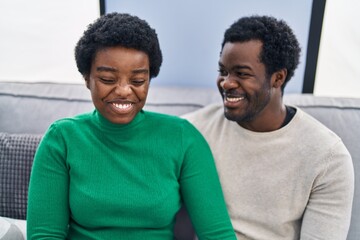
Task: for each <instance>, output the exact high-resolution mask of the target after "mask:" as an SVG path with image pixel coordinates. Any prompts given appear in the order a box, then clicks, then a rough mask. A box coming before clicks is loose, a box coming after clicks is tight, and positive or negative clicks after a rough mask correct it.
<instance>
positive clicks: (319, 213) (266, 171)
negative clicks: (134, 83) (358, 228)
mask: <svg viewBox="0 0 360 240" xmlns="http://www.w3.org/2000/svg"><path fill="white" fill-rule="evenodd" d="M184 118H186V119H188V120H189V121H190V122H192V123H193V124H194V125H195V126H196V127H197V128H198V129H199V130H200V132H201V133H202V134H203V135H204V136H205V138H206V139H207V141H208V142H209V145H210V148H211V150H212V151H213V154H214V158H215V163H216V166H217V169H218V173H219V176H220V182H221V184H222V188H223V191H224V195H225V200H226V203H227V207H228V210H229V214H230V217H231V220H232V224H233V227H234V229H235V231H236V235H237V239H239V240H250V239H251V240H260V239H266V240H299V239H301V240H305V239H309V240H310V239H317V240H345V239H346V236H347V233H348V230H349V225H350V218H351V207H352V199H353V191H354V170H353V165H352V160H351V156H350V154H349V152H348V151H347V149H346V147H345V146H344V144H343V142H342V141H341V139H340V138H339V137H338V136H337V135H336V134H335V133H334V132H332V131H331V130H329V129H328V128H326V127H325V126H324V125H323V124H321V123H320V122H318V121H317V120H315V119H314V118H313V117H311V116H310V115H308V114H306V113H305V112H304V111H302V110H301V109H299V108H296V114H295V116H294V117H293V119H292V120H291V121H290V122H289V123H288V124H287V125H286V126H284V127H282V128H281V129H278V130H275V131H271V132H253V131H249V130H247V129H244V128H242V127H241V126H240V125H238V124H237V123H236V122H233V121H229V120H227V119H226V118H225V117H224V109H223V105H222V104H213V105H211V106H208V107H206V108H205V109H202V110H200V111H198V112H195V113H191V114H188V115H186V116H184Z"/></svg>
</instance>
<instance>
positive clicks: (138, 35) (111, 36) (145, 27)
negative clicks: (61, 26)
mask: <svg viewBox="0 0 360 240" xmlns="http://www.w3.org/2000/svg"><path fill="white" fill-rule="evenodd" d="M115 46H122V47H125V48H132V49H136V50H139V51H143V52H145V53H146V54H147V55H148V57H149V64H150V78H154V77H156V76H157V75H158V74H159V71H160V66H161V63H162V53H161V49H160V45H159V40H158V38H157V34H156V32H155V30H154V29H152V28H151V27H150V26H149V24H148V23H147V22H146V21H145V20H142V19H140V18H138V17H136V16H132V15H130V14H127V13H109V14H106V15H103V16H101V17H100V18H98V19H97V20H96V21H95V22H94V23H92V24H90V25H89V26H88V28H87V29H86V30H85V32H84V34H83V36H82V37H81V38H80V40H79V41H78V43H77V44H76V47H75V60H76V65H77V68H78V70H79V72H80V73H81V74H82V75H83V76H87V75H89V74H90V70H91V64H92V62H93V60H94V58H95V55H96V53H97V52H98V51H99V50H101V49H103V48H106V47H115Z"/></svg>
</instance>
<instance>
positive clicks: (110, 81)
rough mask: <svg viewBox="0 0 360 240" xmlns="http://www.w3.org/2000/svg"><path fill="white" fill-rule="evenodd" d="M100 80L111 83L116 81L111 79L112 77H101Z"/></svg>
mask: <svg viewBox="0 0 360 240" xmlns="http://www.w3.org/2000/svg"><path fill="white" fill-rule="evenodd" d="M100 80H101V81H102V82H103V83H106V84H111V83H114V82H115V81H114V80H113V79H110V78H100Z"/></svg>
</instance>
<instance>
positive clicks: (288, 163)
mask: <svg viewBox="0 0 360 240" xmlns="http://www.w3.org/2000/svg"><path fill="white" fill-rule="evenodd" d="M299 56H300V46H299V43H298V41H297V38H296V37H295V35H294V33H293V31H292V30H291V28H290V27H289V26H288V25H287V24H286V23H285V22H284V21H283V20H278V19H276V18H273V17H271V16H249V17H242V18H240V19H238V20H237V21H235V22H234V23H233V24H232V25H231V26H230V27H229V28H228V29H227V30H226V31H225V34H224V38H223V42H222V44H221V48H220V58H219V59H218V62H219V69H218V70H219V74H218V76H217V80H216V84H217V86H218V89H219V92H220V96H219V97H222V99H223V101H222V104H213V105H209V106H207V107H205V108H203V109H200V110H198V111H196V112H193V113H190V114H188V115H185V116H182V118H179V117H175V116H168V115H164V114H160V113H154V112H149V111H144V110H143V107H144V105H145V102H146V97H147V94H148V91H149V87H150V80H151V79H153V78H155V77H156V76H157V75H158V74H159V71H160V66H161V64H162V53H161V49H160V46H159V41H158V38H157V34H156V31H155V30H154V29H153V28H151V27H150V26H149V25H148V23H147V22H146V21H144V20H142V19H140V18H138V17H136V16H132V15H129V14H120V13H110V14H106V15H103V16H101V17H100V18H99V19H97V20H96V21H95V22H94V23H92V24H90V25H89V27H88V28H87V30H86V31H85V32H84V34H83V36H82V37H81V38H80V40H79V41H78V43H77V45H76V47H75V59H76V63H77V67H78V70H79V72H80V73H81V74H82V76H83V77H84V79H85V85H86V87H87V88H88V89H89V90H90V92H91V97H92V101H93V104H94V111H93V112H89V113H84V114H81V115H78V116H74V117H72V118H65V119H60V120H58V121H56V122H54V123H53V124H52V125H51V126H50V127H49V128H48V130H47V132H46V133H45V135H44V137H43V138H42V141H41V143H40V145H39V147H38V149H37V152H36V155H35V158H34V163H33V168H32V172H31V178H30V186H29V196H28V209H27V235H28V239H29V240H30V239H131V240H134V239H141V240H143V239H147V240H157V239H174V226H175V216H176V214H177V212H178V211H179V209H180V208H181V206H182V205H185V206H186V209H187V211H188V213H189V216H190V218H191V221H192V223H193V226H194V229H195V231H196V235H197V237H198V238H199V239H217V240H226V239H240V240H242V239H255V240H260V239H267V240H281V239H284V240H285V239H286V240H290V239H303V240H305V239H323V240H331V239H334V240H341V239H344V240H345V239H346V236H347V232H348V230H349V225H350V217H351V206H352V199H353V191H354V172H353V166H352V160H351V156H350V154H349V152H348V151H347V149H346V147H345V146H344V144H343V142H342V141H341V139H340V138H339V137H338V136H337V135H335V134H334V133H333V132H332V131H330V130H329V129H327V128H326V127H325V126H323V125H322V124H320V123H319V122H318V121H316V120H315V119H314V118H312V117H310V116H309V115H308V114H306V113H305V112H304V111H302V110H301V109H299V108H297V107H295V106H287V105H285V104H284V103H283V101H282V98H283V93H284V88H285V86H286V84H287V82H288V81H289V80H290V79H291V77H292V76H293V75H294V71H295V69H296V68H297V65H298V63H299ZM214 79H215V76H214ZM214 84H215V81H214ZM39 203H41V204H39Z"/></svg>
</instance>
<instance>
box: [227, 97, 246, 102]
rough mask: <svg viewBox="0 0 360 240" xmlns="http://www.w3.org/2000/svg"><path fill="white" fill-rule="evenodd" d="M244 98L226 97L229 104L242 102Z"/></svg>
mask: <svg viewBox="0 0 360 240" xmlns="http://www.w3.org/2000/svg"><path fill="white" fill-rule="evenodd" d="M243 99H244V97H237V98H234V97H226V101H228V102H238V101H241V100H243Z"/></svg>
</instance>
